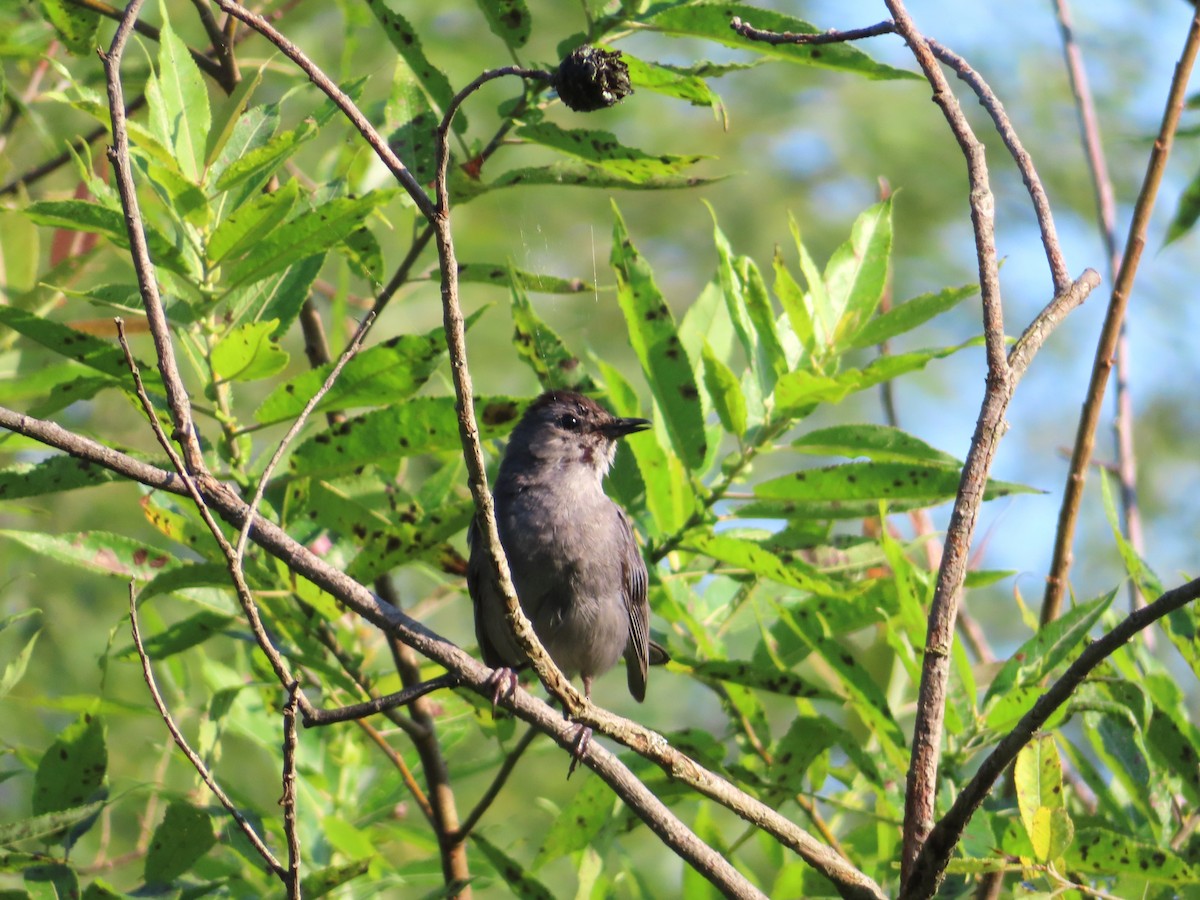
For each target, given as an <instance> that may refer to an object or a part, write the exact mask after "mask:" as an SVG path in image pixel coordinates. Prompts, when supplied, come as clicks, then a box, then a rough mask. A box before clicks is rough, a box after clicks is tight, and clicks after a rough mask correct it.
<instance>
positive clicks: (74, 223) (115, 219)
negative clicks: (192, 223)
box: [25, 200, 193, 276]
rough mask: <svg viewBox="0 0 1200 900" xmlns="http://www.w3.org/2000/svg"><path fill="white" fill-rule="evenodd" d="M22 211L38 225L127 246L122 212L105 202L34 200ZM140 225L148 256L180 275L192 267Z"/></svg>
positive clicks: (160, 237)
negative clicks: (106, 239)
mask: <svg viewBox="0 0 1200 900" xmlns="http://www.w3.org/2000/svg"><path fill="white" fill-rule="evenodd" d="M25 214H26V215H28V216H29V218H30V219H32V220H33V221H34V222H37V223H38V224H39V225H48V226H50V227H52V228H66V229H69V230H71V231H83V232H87V233H89V234H99V235H103V236H104V237H106V238H108V239H109V240H110V241H112V242H113V243H114V244H116V245H117V246H118V247H120V248H122V249H123V250H128V249H129V233H128V232H127V231H126V230H125V218H124V216H122V214H121V213H119V212H117V211H116V210H115V209H109V208H108V207H107V206H101V205H100V204H98V203H91V202H89V201H87V200H37V201H35V202H33V203H30V204H29V206H27V207H26V208H25ZM143 228H144V230H145V233H146V246H147V247H148V248H149V250H150V259H151V261H152V262H153V263H154V264H155V265H159V266H162V267H163V268H166V269H170V270H171V271H172V272H177V273H179V274H180V275H185V276H190V275H191V274H193V273H192V267H191V266H190V265H189V264H188V262H187V261H186V260H185V259H184V256H183V254H182V253H181V252H180V251H179V250H178V249H177V248H176V247H175V245H174V243H173V242H172V241H171V240H169V239H168V238H167V237H165V236H164V235H163V234H162V232H160V231H158V230H157V229H156V228H155V227H154V226H153V225H150V224H149V223H145V222H144V223H143Z"/></svg>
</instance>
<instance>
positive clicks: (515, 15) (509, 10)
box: [476, 0, 533, 50]
mask: <svg viewBox="0 0 1200 900" xmlns="http://www.w3.org/2000/svg"><path fill="white" fill-rule="evenodd" d="M476 2H477V3H478V4H479V8H480V9H481V10H482V11H483V15H484V17H485V18H486V19H487V23H488V28H490V29H492V34H494V35H496V37H498V38H500V40H502V41H504V43H505V44H506V45H507V46H508V47H509V48H510V49H513V50H517V49H520V48H521V47H524V46H525V44H526V42H527V41H528V40H529V35H530V34H531V33H532V31H533V17H532V16H531V15H530V14H529V7H527V6H526V5H525V0H476Z"/></svg>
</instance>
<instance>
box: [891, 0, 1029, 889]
mask: <svg viewBox="0 0 1200 900" xmlns="http://www.w3.org/2000/svg"><path fill="white" fill-rule="evenodd" d="M886 2H887V5H888V9H889V10H890V12H891V13H892V18H893V19H894V20H895V23H896V30H897V32H898V33H899V34H900V35H901V36H902V37H903V38H904V40H905V41H906V42H907V44H908V46H909V49H910V50H911V51H912V53H913V56H914V57H915V58H916V61H917V64H918V65H919V66H920V67H921V70H922V71H923V72H924V73H925V77H926V79H927V80H928V81H929V84H930V86H931V87H932V88H933V101H934V103H936V104H937V105H938V107H940V108H941V110H942V114H943V115H944V116H945V118H946V121H947V123H948V124H949V126H950V130H951V132H952V133H953V134H954V137H955V139H956V140H957V141H958V144H959V147H960V148H961V149H962V153H963V156H964V157H965V159H966V162H967V177H968V180H969V182H970V208H971V225H972V228H973V230H974V234H975V255H976V261H977V265H978V268H979V287H980V294H981V298H982V301H983V330H984V342H985V349H986V357H987V381H986V390H985V392H984V398H983V402H982V405H981V409H980V414H979V418H978V420H977V422H976V427H975V433H974V435H973V436H972V438H971V448H970V451H969V452H968V454H967V459H966V462H965V464H964V466H963V472H962V479H961V482H960V484H959V489H958V494H957V497H956V498H955V502H954V509H953V511H952V512H951V514H950V524H949V527H948V528H947V530H946V540H945V542H944V547H943V551H942V564H941V567H940V568H939V569H938V577H937V583H936V586H935V588H934V593H933V600H932V603H931V604H930V610H929V625H928V631H927V634H926V639H925V655H924V659H923V662H922V666H921V683H920V688H919V693H918V699H917V715H916V721H915V723H914V726H913V742H912V756H911V760H910V764H909V769H908V782H907V791H906V794H905V805H904V836H903V849H902V854H901V862H900V872H901V875H900V878H901V883H903V882H904V881H905V880H906V878H907V875H908V870H909V867H910V866H911V864H912V862H913V860H915V859H916V855H917V852H918V851H919V850H920V847H921V844H922V843H923V842H924V839H925V836H926V835H927V834H928V833H929V829H930V828H932V827H933V814H934V809H935V806H934V804H935V797H936V793H937V775H938V765H939V761H940V758H941V740H942V727H943V724H944V720H945V713H946V684H947V681H948V679H949V676H950V654H951V650H952V647H953V643H954V630H955V621H956V619H957V614H958V605H959V600H960V596H961V593H962V584H963V579H964V577H965V576H966V570H967V561H968V558H969V553H970V547H971V538H972V536H973V534H974V531H975V524H976V522H977V521H978V518H979V507H980V505H981V503H982V500H983V494H984V490H983V488H984V485H985V484H986V482H987V475H988V472H989V471H990V470H991V465H992V460H993V458H994V457H995V453H996V447H997V445H998V443H999V441H1000V436H1001V434H1002V433H1003V430H1004V424H1003V423H1004V411H1005V409H1006V408H1007V406H1008V401H1009V400H1010V399H1011V396H1012V389H1013V387H1014V385H1015V382H1014V381H1013V380H1012V379H1011V378H1010V373H1009V367H1008V363H1007V360H1006V359H1005V353H1004V317H1003V310H1002V307H1001V301H1000V281H999V271H998V264H997V258H996V238H995V223H994V220H993V215H994V209H995V199H994V198H993V196H992V192H991V188H990V187H989V184H988V174H987V163H986V160H985V158H984V148H983V145H982V144H981V143H980V142H979V141H978V139H977V138H976V137H975V134H974V132H972V130H971V126H970V125H969V124H968V123H967V120H966V117H965V116H964V115H963V112H962V108H961V107H960V106H959V103H958V100H957V99H956V98H955V96H954V93H953V92H952V91H951V90H950V85H949V83H948V82H947V81H946V76H945V74H944V73H943V72H942V69H941V67H940V66H939V65H938V62H937V59H936V58H935V57H934V54H933V51H932V50H931V49H930V47H929V44H928V42H927V41H926V40H925V38H924V37H923V36H922V35H921V33H920V32H919V31H918V30H917V27H916V25H915V24H914V23H913V21H912V19H911V18H910V16H909V15H908V11H907V10H906V9H905V6H904V3H903V2H902V0H886Z"/></svg>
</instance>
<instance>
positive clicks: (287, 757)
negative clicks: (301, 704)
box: [279, 681, 300, 900]
mask: <svg viewBox="0 0 1200 900" xmlns="http://www.w3.org/2000/svg"><path fill="white" fill-rule="evenodd" d="M299 697H300V683H299V682H298V681H293V682H292V683H291V684H289V685H288V699H287V703H285V704H284V705H283V796H281V797H280V798H279V805H280V806H282V807H283V833H284V835H285V836H286V837H287V848H288V867H287V876H286V877H285V878H284V880H283V881H284V884H285V885H286V886H287V893H288V900H300V834H299V832H298V831H297V830H296V743H297V741H296V705H297V703H298V701H299Z"/></svg>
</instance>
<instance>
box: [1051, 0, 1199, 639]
mask: <svg viewBox="0 0 1200 900" xmlns="http://www.w3.org/2000/svg"><path fill="white" fill-rule="evenodd" d="M1198 49H1200V6H1198V7H1197V8H1196V11H1195V12H1194V13H1193V15H1192V22H1191V26H1190V27H1189V28H1188V33H1187V38H1186V39H1185V41H1184V45H1183V50H1182V52H1181V53H1180V56H1179V62H1178V63H1176V64H1175V75H1174V77H1173V78H1172V80H1171V88H1170V91H1169V92H1168V95H1167V103H1166V108H1165V109H1164V110H1163V118H1162V124H1161V125H1160V127H1159V130H1158V137H1157V138H1156V139H1155V141H1154V146H1153V148H1152V149H1151V151H1150V159H1149V161H1148V163H1147V165H1146V175H1145V177H1144V179H1143V180H1142V188H1141V190H1140V191H1139V193H1138V198H1137V203H1136V204H1135V205H1134V208H1133V220H1132V221H1131V222H1130V223H1129V236H1128V237H1127V238H1126V240H1125V252H1124V254H1123V255H1122V257H1121V265H1120V268H1119V269H1118V270H1117V277H1116V280H1115V281H1114V282H1113V289H1112V295H1111V297H1110V298H1109V301H1108V309H1107V311H1106V313H1105V316H1104V324H1103V326H1101V330H1100V339H1099V340H1098V341H1097V343H1096V356H1095V359H1094V360H1093V361H1092V376H1091V380H1090V381H1089V383H1088V392H1087V396H1086V398H1085V400H1084V404H1083V412H1082V413H1081V415H1080V417H1079V427H1078V429H1077V430H1076V432H1075V446H1074V448H1073V450H1072V453H1071V466H1070V471H1069V472H1068V473H1067V483H1066V486H1065V488H1064V490H1063V502H1062V506H1061V508H1060V509H1059V514H1058V531H1057V533H1056V534H1055V537H1054V558H1053V560H1052V561H1051V563H1050V572H1049V574H1048V575H1047V576H1046V594H1045V596H1044V597H1043V599H1042V622H1043V623H1045V622H1051V621H1053V620H1054V619H1056V618H1058V614H1059V610H1060V609H1061V608H1062V600H1063V595H1064V594H1065V592H1066V588H1067V578H1068V576H1069V574H1070V571H1071V547H1072V544H1073V543H1074V540H1075V525H1076V522H1077V521H1078V519H1079V506H1080V504H1081V503H1082V501H1083V486H1084V484H1085V482H1086V481H1087V465H1088V460H1090V459H1091V457H1092V453H1093V452H1094V450H1095V446H1096V426H1097V424H1099V421H1100V410H1101V406H1102V404H1103V402H1104V391H1105V387H1106V385H1107V384H1108V373H1109V370H1110V369H1112V364H1113V353H1114V351H1115V349H1116V345H1117V341H1118V338H1119V337H1120V333H1121V323H1122V322H1124V320H1125V312H1126V310H1127V309H1128V307H1129V295H1130V293H1131V292H1132V290H1133V282H1134V278H1135V277H1136V276H1137V269H1138V263H1139V262H1141V258H1142V249H1143V248H1144V247H1145V245H1146V231H1147V229H1148V228H1149V226H1150V213H1151V212H1152V211H1153V209H1154V202H1155V200H1156V199H1157V198H1158V187H1159V185H1160V184H1161V182H1162V176H1163V172H1164V171H1165V169H1166V166H1167V157H1168V156H1170V153H1171V144H1172V143H1173V141H1174V139H1175V132H1176V130H1177V129H1178V128H1179V117H1180V115H1181V113H1182V112H1183V102H1184V99H1185V96H1186V94H1187V85H1188V80H1189V78H1190V76H1191V73H1192V67H1193V65H1194V64H1195V61H1196V53H1197V50H1198Z"/></svg>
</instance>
